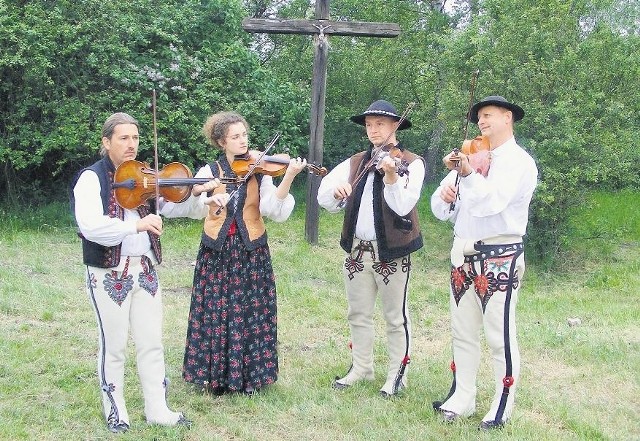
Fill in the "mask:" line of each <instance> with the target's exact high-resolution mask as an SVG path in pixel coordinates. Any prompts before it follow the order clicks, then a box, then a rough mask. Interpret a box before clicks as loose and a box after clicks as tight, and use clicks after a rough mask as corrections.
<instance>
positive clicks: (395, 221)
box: [340, 144, 423, 260]
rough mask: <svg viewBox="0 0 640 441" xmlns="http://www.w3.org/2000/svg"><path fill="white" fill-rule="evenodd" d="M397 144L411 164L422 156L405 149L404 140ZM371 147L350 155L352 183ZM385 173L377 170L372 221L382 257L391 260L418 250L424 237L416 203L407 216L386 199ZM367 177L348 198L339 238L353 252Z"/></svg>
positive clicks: (342, 244) (345, 247) (366, 158)
mask: <svg viewBox="0 0 640 441" xmlns="http://www.w3.org/2000/svg"><path fill="white" fill-rule="evenodd" d="M397 147H398V148H400V150H402V158H401V159H402V160H403V161H406V162H407V163H408V164H410V163H411V162H413V161H415V160H422V158H420V157H419V156H418V155H415V154H413V153H411V152H409V151H408V150H404V149H403V148H402V145H401V144H398V146H397ZM371 148H372V146H370V148H369V150H367V151H364V152H360V153H356V154H355V155H353V156H352V157H351V164H350V176H349V183H351V184H353V182H354V180H355V178H356V176H357V175H358V174H359V173H360V171H361V170H362V169H363V167H364V165H365V164H366V163H367V162H368V161H369V159H370V158H371ZM383 177H384V175H383V174H380V173H377V172H374V178H373V223H374V228H375V231H376V238H377V241H378V253H379V255H380V260H391V259H397V258H399V257H402V256H406V255H407V254H410V253H412V252H414V251H416V250H419V249H420V248H422V246H423V241H422V233H421V232H420V222H419V220H418V212H417V210H416V207H413V208H412V209H411V211H410V212H409V213H408V214H407V215H405V216H400V215H398V214H397V213H396V212H395V211H393V210H392V209H391V208H389V206H388V205H387V202H386V201H385V200H384V194H383V193H384V182H383V180H382V179H383ZM400 179H402V178H400ZM366 180H367V179H366V176H365V177H364V178H362V179H361V180H360V182H358V184H357V185H356V187H355V188H354V189H353V193H352V194H351V197H350V198H348V199H347V205H346V207H345V214H344V222H343V226H342V235H341V238H340V246H341V247H342V249H343V250H345V251H346V252H347V253H350V252H351V249H352V247H353V239H354V234H355V230H356V222H357V220H358V219H357V218H358V211H359V209H360V201H361V199H362V193H363V191H364V186H365V183H366Z"/></svg>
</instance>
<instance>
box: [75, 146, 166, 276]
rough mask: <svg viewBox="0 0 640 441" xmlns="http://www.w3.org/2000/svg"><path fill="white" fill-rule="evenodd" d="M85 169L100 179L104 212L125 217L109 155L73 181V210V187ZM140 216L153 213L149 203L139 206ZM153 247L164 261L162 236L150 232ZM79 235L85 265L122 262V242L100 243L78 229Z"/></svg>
mask: <svg viewBox="0 0 640 441" xmlns="http://www.w3.org/2000/svg"><path fill="white" fill-rule="evenodd" d="M85 170H91V171H93V172H95V173H96V174H97V175H98V179H99V181H100V198H101V199H102V208H103V213H104V214H105V215H107V216H109V217H113V218H119V219H124V208H122V207H121V206H120V205H118V203H117V202H116V198H115V192H114V191H113V189H112V188H111V184H112V182H113V175H114V173H115V167H114V165H113V163H112V162H111V160H110V159H109V157H108V156H106V157H104V158H102V159H101V160H99V161H97V162H96V163H94V164H93V165H91V166H90V167H87V168H85V169H82V170H80V172H78V173H77V174H76V176H75V178H74V179H73V181H72V183H71V194H70V200H71V212H72V213H75V211H74V210H75V198H74V196H73V188H74V187H75V185H76V183H77V182H78V179H79V178H80V175H81V174H82V173H83V172H84V171H85ZM137 211H138V214H139V215H140V217H141V218H142V217H145V216H146V215H148V214H149V213H151V209H150V206H149V205H146V204H145V205H141V206H140V207H138V208H137ZM148 234H149V241H150V242H151V249H152V250H153V254H154V255H155V257H156V259H157V261H158V263H160V262H162V248H161V246H160V237H158V235H156V234H153V233H151V232H148ZM78 236H80V238H81V239H82V258H83V262H84V264H85V265H89V266H95V267H98V268H113V267H115V266H118V264H119V263H120V252H121V248H122V244H118V245H115V246H112V247H107V246H104V245H100V244H98V243H95V242H91V241H90V240H87V239H85V238H84V236H83V235H82V234H81V233H80V231H78Z"/></svg>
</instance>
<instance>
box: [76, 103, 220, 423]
mask: <svg viewBox="0 0 640 441" xmlns="http://www.w3.org/2000/svg"><path fill="white" fill-rule="evenodd" d="M138 127H139V124H138V121H137V120H136V119H134V118H133V117H132V116H130V115H128V114H126V113H114V114H113V115H111V116H110V117H109V118H107V120H106V121H105V123H104V125H103V128H102V147H101V150H100V155H101V156H102V159H100V160H99V161H97V162H96V163H94V164H93V165H91V166H90V167H87V168H85V169H83V170H81V171H80V172H79V173H78V174H77V175H76V178H75V180H74V181H73V182H72V184H71V188H72V193H71V208H72V212H73V213H74V216H75V219H76V222H77V224H78V228H79V233H78V234H79V236H80V238H81V239H82V254H83V262H84V264H85V265H86V273H85V275H86V289H87V293H88V295H89V299H90V301H91V305H92V307H93V309H94V312H95V315H96V319H97V323H98V337H99V338H98V341H99V350H98V379H99V382H100V388H101V391H102V404H103V410H104V415H105V418H106V420H107V427H108V429H109V430H110V431H111V432H114V433H120V432H125V431H127V430H128V429H129V414H128V412H127V407H126V403H125V399H124V393H123V388H124V371H125V356H126V345H127V339H128V336H129V331H131V334H132V337H133V340H134V342H135V347H136V356H137V357H136V358H137V368H138V374H139V377H140V383H141V386H142V391H143V394H144V402H145V416H146V419H147V422H148V423H150V424H160V425H165V426H176V425H181V426H187V427H188V426H189V425H190V422H189V420H187V419H186V418H185V417H184V415H183V414H182V413H179V412H174V411H172V410H170V409H169V407H168V406H167V400H166V392H167V384H168V383H167V379H166V378H165V364H164V349H163V346H162V293H161V289H160V283H159V281H158V274H157V272H156V269H155V265H156V264H158V263H160V262H161V261H162V253H161V248H160V235H161V234H162V218H161V217H160V216H159V214H156V213H154V212H152V207H150V206H149V205H148V204H147V203H144V204H142V205H140V206H139V207H138V208H136V209H133V210H130V209H126V208H123V207H122V206H120V205H119V204H118V202H117V200H116V198H115V192H114V189H113V179H114V174H115V171H116V169H117V168H118V167H119V166H120V165H121V164H122V163H124V162H125V161H128V160H133V159H135V157H136V155H137V153H138V145H139V142H140V137H139V133H138ZM207 185H208V186H209V187H210V188H214V187H215V186H216V185H217V183H216V182H210V183H208V184H207ZM194 201H195V198H189V199H188V200H187V201H185V202H184V203H182V204H174V203H171V202H168V203H166V204H161V214H163V215H165V216H168V217H178V216H186V215H187V214H188V213H190V212H191V211H192V210H193V208H194V207H196V205H195V204H194ZM196 208H197V207H196Z"/></svg>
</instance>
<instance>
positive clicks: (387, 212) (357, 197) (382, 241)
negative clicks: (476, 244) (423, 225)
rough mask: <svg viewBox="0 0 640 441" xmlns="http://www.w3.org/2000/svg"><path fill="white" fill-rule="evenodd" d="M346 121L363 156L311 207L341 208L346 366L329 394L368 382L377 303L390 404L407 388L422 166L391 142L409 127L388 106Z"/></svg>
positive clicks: (334, 176) (329, 179) (334, 175)
mask: <svg viewBox="0 0 640 441" xmlns="http://www.w3.org/2000/svg"><path fill="white" fill-rule="evenodd" d="M351 121H353V122H355V123H356V124H359V125H362V126H365V127H366V131H367V137H368V138H369V141H370V145H369V148H368V149H367V150H365V151H362V152H360V153H357V154H355V155H354V156H352V157H351V158H348V159H346V160H345V161H343V162H342V163H340V164H338V166H337V167H336V168H334V169H333V170H332V171H331V173H329V174H328V175H327V176H326V177H325V178H324V179H323V180H322V182H321V184H320V188H319V190H318V203H319V204H320V205H321V206H322V207H324V208H326V209H327V210H328V211H329V212H332V213H335V212H338V211H340V208H341V207H342V206H344V207H345V214H344V222H343V229H342V235H341V238H340V245H341V247H342V248H343V249H344V251H345V252H346V253H347V255H346V257H345V260H344V263H343V268H342V271H343V275H344V283H345V288H346V293H347V303H348V314H347V320H348V322H349V327H350V330H351V358H352V362H351V368H350V369H349V370H348V372H346V373H344V374H343V375H342V376H340V377H337V378H336V381H335V382H334V383H333V387H334V388H335V389H347V388H349V387H350V386H352V385H353V384H354V383H356V382H358V381H363V380H373V379H374V365H373V346H374V323H373V313H374V306H375V302H376V297H377V296H378V295H379V296H380V300H381V305H382V312H383V316H384V319H385V321H386V325H387V326H386V331H387V347H388V355H389V362H388V368H387V370H386V372H387V374H386V377H385V378H386V380H385V382H384V384H383V385H382V387H381V389H380V394H381V395H382V396H383V397H390V396H394V395H396V394H398V393H399V392H400V391H401V390H402V389H403V388H404V387H405V386H406V373H407V364H408V362H409V356H410V349H411V322H410V319H409V311H408V303H407V300H408V289H407V287H408V281H409V274H410V269H411V253H412V252H414V251H416V250H418V249H420V248H421V247H422V234H421V232H420V224H419V221H418V215H417V210H416V203H417V202H418V199H419V198H420V192H421V189H422V182H423V179H424V173H425V169H424V161H423V160H422V158H421V157H420V156H418V155H415V154H413V153H411V152H409V151H408V150H405V149H404V147H403V146H402V145H401V144H400V143H399V142H398V140H397V139H396V130H403V129H407V128H409V127H411V122H410V121H409V120H408V119H404V118H403V117H401V116H399V115H398V114H397V112H396V109H395V108H394V107H393V105H391V103H389V102H387V101H384V100H379V101H375V102H374V103H372V104H371V105H370V106H369V108H368V109H367V110H366V111H365V112H364V113H363V114H361V115H356V116H353V117H351ZM391 153H393V154H391ZM400 168H403V169H405V170H403V171H400ZM400 174H402V175H403V176H404V177H403V176H400ZM343 201H346V203H345V202H343Z"/></svg>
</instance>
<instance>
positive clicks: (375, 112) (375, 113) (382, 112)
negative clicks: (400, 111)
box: [364, 110, 399, 118]
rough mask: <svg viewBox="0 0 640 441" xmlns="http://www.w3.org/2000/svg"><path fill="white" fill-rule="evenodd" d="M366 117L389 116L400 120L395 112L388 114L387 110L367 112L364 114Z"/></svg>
mask: <svg viewBox="0 0 640 441" xmlns="http://www.w3.org/2000/svg"><path fill="white" fill-rule="evenodd" d="M364 115H387V116H392V117H394V118H399V116H398V115H396V114H395V113H393V112H387V111H385V110H367V111H366V112H364Z"/></svg>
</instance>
